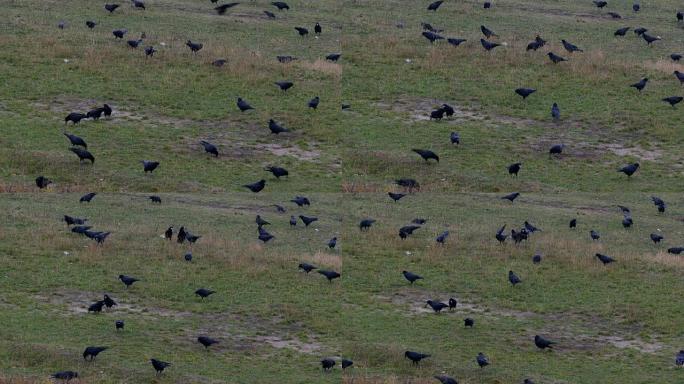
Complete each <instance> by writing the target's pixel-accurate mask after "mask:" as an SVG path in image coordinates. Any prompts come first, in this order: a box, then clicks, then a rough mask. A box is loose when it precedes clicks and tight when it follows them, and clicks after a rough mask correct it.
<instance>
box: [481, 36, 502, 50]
mask: <svg viewBox="0 0 684 384" xmlns="http://www.w3.org/2000/svg"><path fill="white" fill-rule="evenodd" d="M480 44H482V47H483V48H484V49H485V50H486V51H491V50H492V49H494V48H496V47H499V46H501V44H499V43H492V42H491V41H487V40H485V39H480Z"/></svg>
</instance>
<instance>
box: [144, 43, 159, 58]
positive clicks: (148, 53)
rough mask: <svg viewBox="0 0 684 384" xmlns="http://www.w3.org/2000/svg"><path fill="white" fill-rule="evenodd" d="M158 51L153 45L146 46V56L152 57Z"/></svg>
mask: <svg viewBox="0 0 684 384" xmlns="http://www.w3.org/2000/svg"><path fill="white" fill-rule="evenodd" d="M156 52H157V50H156V49H154V47H153V46H151V45H150V46H149V47H145V57H152V56H154V54H155V53H156Z"/></svg>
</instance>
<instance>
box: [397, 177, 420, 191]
mask: <svg viewBox="0 0 684 384" xmlns="http://www.w3.org/2000/svg"><path fill="white" fill-rule="evenodd" d="M394 182H395V183H396V184H397V185H398V186H400V187H404V188H406V189H408V190H409V191H412V190H413V189H420V184H419V183H418V182H417V181H416V180H415V179H397V180H395V181H394Z"/></svg>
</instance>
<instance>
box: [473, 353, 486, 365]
mask: <svg viewBox="0 0 684 384" xmlns="http://www.w3.org/2000/svg"><path fill="white" fill-rule="evenodd" d="M475 360H477V365H479V366H480V368H484V367H486V366H488V365H489V360H488V359H487V356H485V355H484V353H482V352H480V353H478V354H477V357H476V359H475Z"/></svg>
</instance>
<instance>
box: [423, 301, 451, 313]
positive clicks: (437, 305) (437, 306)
mask: <svg viewBox="0 0 684 384" xmlns="http://www.w3.org/2000/svg"><path fill="white" fill-rule="evenodd" d="M426 303H427V305H429V306H430V308H432V310H433V311H434V312H435V313H440V312H442V309H444V308H448V307H449V306H448V305H447V304H444V303H442V302H439V301H433V300H428V301H426Z"/></svg>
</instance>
